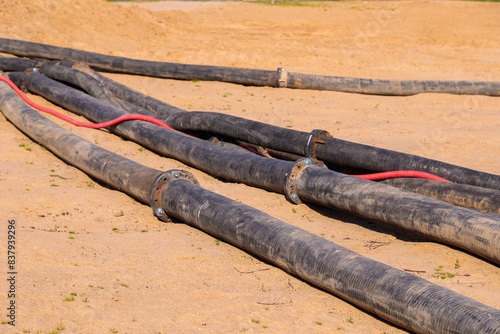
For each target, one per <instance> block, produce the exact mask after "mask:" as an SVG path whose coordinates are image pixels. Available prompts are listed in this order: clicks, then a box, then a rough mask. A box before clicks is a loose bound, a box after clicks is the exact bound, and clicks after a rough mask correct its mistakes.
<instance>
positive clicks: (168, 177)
mask: <svg viewBox="0 0 500 334" xmlns="http://www.w3.org/2000/svg"><path fill="white" fill-rule="evenodd" d="M177 180H187V181H189V182H191V183H193V184H196V185H198V184H199V182H198V180H196V178H195V177H194V175H193V174H191V173H190V172H188V171H185V170H182V169H171V170H169V171H167V172H165V173H163V174H161V175H160V176H158V178H157V179H156V180H155V182H154V183H153V188H152V189H151V195H150V204H151V208H152V209H153V214H154V215H155V216H156V217H158V219H160V220H162V221H164V222H168V221H169V218H168V216H167V214H166V212H165V210H163V208H162V207H161V203H162V201H161V194H162V192H163V189H164V188H165V187H166V186H168V184H170V183H171V182H174V181H177Z"/></svg>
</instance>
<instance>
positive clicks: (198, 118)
mask: <svg viewBox="0 0 500 334" xmlns="http://www.w3.org/2000/svg"><path fill="white" fill-rule="evenodd" d="M0 40H1V39H0ZM1 64H2V62H1V60H0V69H1V68H2V67H1ZM44 66H49V65H45V64H44V65H43V66H42V68H43V67H44ZM62 71H63V69H60V70H58V71H54V72H56V73H58V74H57V75H59V78H61V77H62V76H64V77H66V79H65V80H67V82H71V79H72V77H73V76H77V74H75V73H76V72H75V73H73V74H71V73H67V74H64V75H63V74H61V73H59V72H62ZM97 77H98V78H99V80H100V81H101V82H102V83H103V84H104V85H105V86H106V88H108V89H109V90H110V91H111V92H112V93H113V94H115V95H117V96H118V97H119V98H122V99H125V100H127V101H128V102H130V103H133V104H136V105H138V106H140V107H141V108H144V109H146V110H148V111H151V112H154V113H157V114H159V115H161V116H160V117H158V118H160V119H161V120H163V121H165V122H166V123H167V124H169V125H170V126H172V127H173V128H175V129H178V130H180V131H185V132H190V131H191V132H197V131H204V132H209V133H215V134H219V135H223V136H228V137H232V138H235V139H238V140H241V141H244V142H249V143H252V144H254V145H258V146H262V147H265V148H270V149H274V150H277V151H282V152H287V153H291V154H296V155H300V156H308V155H311V153H312V152H311V146H310V145H308V143H310V142H311V140H313V137H312V136H311V134H310V133H306V132H302V131H297V130H292V129H287V128H280V127H277V126H273V125H269V124H265V123H261V122H256V121H252V120H248V119H244V118H241V117H236V116H231V115H226V114H221V113H215V112H187V111H185V110H182V109H179V108H176V107H173V106H171V105H169V104H166V103H164V102H161V101H159V100H156V99H154V98H151V97H148V96H145V95H144V94H142V93H139V92H137V91H134V90H132V89H130V88H128V87H126V86H124V85H121V84H119V83H116V82H114V81H113V80H111V79H109V78H106V77H104V76H102V75H99V74H97ZM61 80H62V79H61ZM73 83H74V82H73ZM136 112H137V113H144V112H142V111H141V110H138V111H136ZM317 139H318V140H319V141H320V142H322V143H324V144H316V145H315V146H314V154H315V155H316V157H317V158H318V159H320V160H322V161H325V162H328V163H330V164H334V165H338V166H345V167H350V168H356V169H363V170H369V171H373V172H384V171H394V170H418V171H423V172H427V173H431V174H435V175H438V176H440V177H443V178H446V179H448V180H450V181H453V182H456V183H464V184H470V185H474V186H478V187H485V188H491V189H496V190H500V175H494V174H490V173H485V172H480V171H476V170H472V169H469V168H464V167H460V166H456V165H452V164H448V163H445V162H441V161H438V160H433V159H428V158H424V157H420V156H416V155H412V154H406V153H401V152H397V151H392V150H387V149H383V148H378V147H373V146H369V145H364V144H358V143H353V142H349V141H345V140H341V139H337V138H331V137H326V136H323V137H321V136H320V137H319V138H317Z"/></svg>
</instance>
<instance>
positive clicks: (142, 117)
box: [0, 75, 451, 182]
mask: <svg viewBox="0 0 500 334" xmlns="http://www.w3.org/2000/svg"><path fill="white" fill-rule="evenodd" d="M0 81H3V82H5V83H7V84H8V85H9V86H10V87H12V89H14V91H15V92H16V93H17V94H18V95H19V96H20V97H21V98H22V99H23V100H24V102H26V103H27V104H29V105H30V106H32V107H33V108H35V109H38V110H41V111H45V112H47V113H49V114H51V115H54V116H56V117H59V118H60V119H62V120H65V121H66V122H69V123H71V124H73V125H76V126H83V127H86V128H91V129H100V128H106V127H109V126H112V125H116V124H118V123H121V122H123V121H129V120H139V121H146V122H151V123H154V124H157V125H159V126H162V127H164V128H167V129H170V130H174V131H176V130H175V129H173V128H171V127H170V126H168V125H167V124H166V123H165V122H163V121H160V120H159V119H157V118H154V117H151V116H145V115H125V116H121V117H118V118H115V119H113V120H111V121H107V122H104V123H97V124H96V123H85V122H80V121H76V120H74V119H72V118H70V117H68V116H66V115H63V114H61V113H59V112H57V111H55V110H52V109H50V108H46V107H43V106H40V105H38V104H36V103H35V102H33V101H31V100H30V99H28V97H26V95H24V93H23V92H22V91H21V90H20V89H19V88H18V87H17V86H16V85H15V84H14V83H13V82H12V81H10V80H9V79H8V78H6V77H4V76H1V75H0ZM238 144H239V145H240V146H242V147H244V148H246V149H247V150H249V151H252V152H254V153H255V154H259V155H262V154H260V153H259V152H257V151H255V150H253V149H251V148H250V147H248V146H246V145H244V144H243V143H241V142H239V141H238ZM352 176H355V177H358V178H361V179H365V180H372V181H374V180H383V179H390V178H396V177H417V178H421V179H428V180H436V181H443V182H451V181H448V180H446V179H443V178H441V177H439V176H436V175H432V174H429V173H425V172H419V171H413V170H400V171H394V172H383V173H375V174H366V175H352Z"/></svg>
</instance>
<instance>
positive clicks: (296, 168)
mask: <svg viewBox="0 0 500 334" xmlns="http://www.w3.org/2000/svg"><path fill="white" fill-rule="evenodd" d="M309 166H319V167H325V168H326V166H325V164H324V163H323V162H321V161H319V160H316V159H311V158H302V159H300V160H297V162H296V163H295V164H294V165H293V167H292V168H291V169H290V172H288V173H286V174H285V180H286V181H285V189H284V193H285V197H286V199H287V200H288V201H290V202H292V203H293V204H301V203H302V201H301V200H300V198H299V195H298V194H297V190H296V187H295V180H296V178H297V176H298V175H299V174H300V173H301V172H302V171H303V170H304V169H305V168H307V167H309Z"/></svg>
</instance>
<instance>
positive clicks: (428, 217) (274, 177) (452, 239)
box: [11, 73, 500, 263]
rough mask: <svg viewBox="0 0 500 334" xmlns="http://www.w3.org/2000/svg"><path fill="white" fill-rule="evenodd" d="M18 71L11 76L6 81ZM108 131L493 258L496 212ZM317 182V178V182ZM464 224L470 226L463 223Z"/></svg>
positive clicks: (53, 86) (147, 130)
mask: <svg viewBox="0 0 500 334" xmlns="http://www.w3.org/2000/svg"><path fill="white" fill-rule="evenodd" d="M21 76H22V75H21V74H11V77H12V79H14V81H16V80H19V79H20V78H21ZM24 84H25V86H26V88H27V89H28V90H30V91H31V92H33V93H35V94H38V95H41V96H44V97H45V98H47V99H49V100H50V101H52V102H54V103H56V104H59V105H61V106H62V107H64V108H66V109H68V110H71V111H73V112H75V113H77V114H79V115H83V116H85V117H87V118H88V119H90V120H92V121H94V122H104V121H108V120H110V119H115V118H117V117H119V116H122V115H124V114H126V112H124V111H123V110H121V109H118V108H114V107H113V106H111V105H109V104H107V103H104V102H102V101H100V100H98V99H95V98H93V97H91V96H89V95H87V94H85V93H83V92H81V91H78V90H75V89H72V88H70V87H68V86H66V85H64V84H62V83H59V82H57V81H54V80H52V79H49V78H47V77H45V76H43V75H41V74H39V73H31V74H28V75H26V76H25V77H24ZM111 130H112V131H113V132H115V133H117V134H119V135H120V136H123V137H126V138H129V139H131V140H134V141H136V142H137V143H139V144H141V145H143V146H145V147H148V148H150V149H152V150H154V151H156V152H158V153H160V154H163V155H165V156H168V157H172V158H175V159H177V160H180V161H182V162H184V163H187V164H189V165H191V166H194V167H196V168H198V169H201V170H204V171H206V172H209V173H211V174H213V175H216V176H219V177H221V178H224V179H227V180H230V181H235V182H242V183H245V184H248V185H251V186H255V187H260V188H263V189H267V190H271V191H274V192H278V193H285V194H286V195H287V198H289V199H290V200H291V201H293V202H298V201H299V200H300V199H304V200H306V201H310V202H314V203H318V204H321V205H324V206H328V207H332V208H335V209H340V210H344V211H346V212H348V213H351V214H354V215H357V216H360V217H363V218H365V219H368V220H372V221H376V222H383V223H384V224H386V225H390V226H393V227H396V228H400V229H403V230H406V231H409V232H411V233H416V234H419V235H424V236H426V237H427V238H429V239H432V240H438V241H440V242H443V243H446V244H450V245H454V246H456V247H459V248H462V249H464V250H467V251H470V252H472V253H474V254H477V255H479V256H482V257H484V258H486V259H488V260H491V261H493V262H495V263H500V216H498V217H496V215H495V216H492V215H486V214H483V213H481V212H477V211H474V210H470V209H465V208H461V207H457V206H454V205H451V204H449V203H445V202H442V201H438V200H435V199H432V198H429V197H427V196H423V195H419V194H414V193H411V192H408V191H404V190H400V189H397V188H394V187H391V186H388V185H385V184H381V183H375V182H371V181H366V180H362V179H358V178H355V177H351V176H347V175H344V174H340V173H336V172H334V171H330V170H328V169H326V168H319V167H314V166H312V165H311V166H299V167H300V168H297V165H296V164H294V163H293V162H289V161H283V160H278V159H269V158H265V157H261V156H257V155H254V154H251V153H247V152H239V151H235V150H233V149H231V148H227V147H221V146H219V145H217V144H214V143H211V142H207V141H203V140H200V139H198V138H193V137H190V136H188V135H185V134H182V133H179V132H176V131H170V130H166V129H164V128H160V127H158V126H154V125H151V124H144V123H142V122H137V121H130V122H125V123H121V124H119V125H117V126H115V127H113V128H112V129H111ZM302 169H303V170H302ZM305 175H307V177H310V181H308V182H300V181H301V180H304V177H305ZM292 176H293V177H292ZM318 180H319V181H321V182H319V183H318ZM318 189H323V190H322V191H319V190H318ZM294 196H295V198H294ZM393 197H394V198H395V199H397V200H398V205H399V206H398V207H395V204H394V203H395V202H394V201H392V200H391V198H393ZM382 213H384V214H383V215H382ZM471 225H473V226H474V228H469V227H470V226H471Z"/></svg>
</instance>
